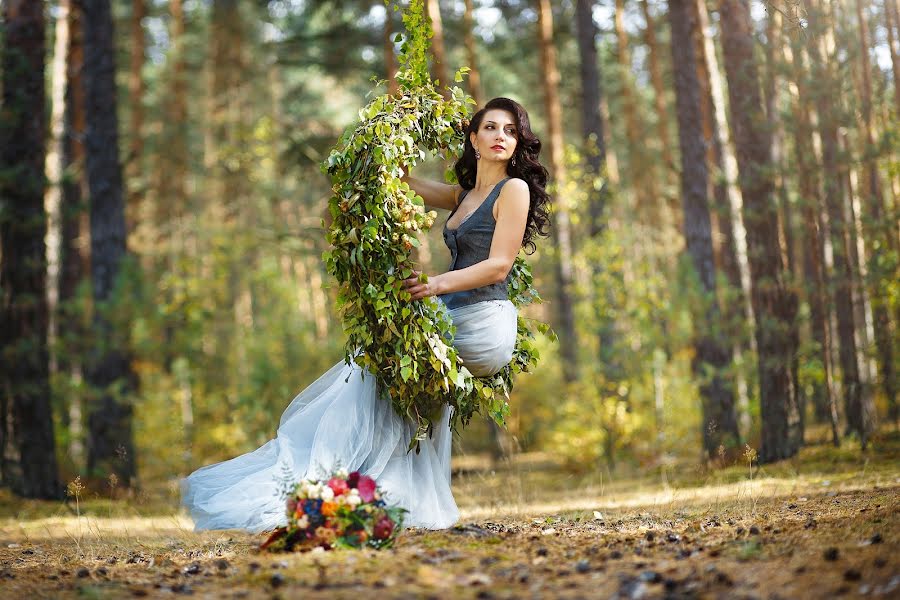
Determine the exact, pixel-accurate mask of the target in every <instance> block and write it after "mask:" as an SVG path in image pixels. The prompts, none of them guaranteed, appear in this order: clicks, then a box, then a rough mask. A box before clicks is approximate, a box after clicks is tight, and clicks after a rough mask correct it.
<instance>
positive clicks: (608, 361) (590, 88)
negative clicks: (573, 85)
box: [575, 0, 621, 381]
mask: <svg viewBox="0 0 900 600" xmlns="http://www.w3.org/2000/svg"><path fill="white" fill-rule="evenodd" d="M593 6H594V2H593V0H577V2H576V4H575V23H576V26H577V28H576V34H577V41H578V54H579V65H578V66H579V73H580V75H581V93H582V102H581V132H582V140H583V142H582V143H583V147H584V150H583V151H584V156H585V185H586V188H587V189H588V194H589V198H588V214H589V220H588V235H590V236H591V238H593V239H594V240H597V243H601V240H602V238H603V235H604V233H605V232H606V231H607V219H608V218H609V216H608V208H609V207H608V204H609V196H610V193H609V185H608V180H609V179H610V177H609V172H608V171H609V170H608V167H607V161H606V159H607V146H606V139H605V138H606V128H605V127H604V123H603V112H602V108H601V107H602V105H603V78H602V75H601V68H600V63H599V62H598V57H597V46H596V43H597V42H596V40H597V26H596V24H595V23H594V18H593V14H592V12H593ZM606 268H608V267H607V266H605V265H602V264H600V262H599V261H594V262H593V263H592V265H591V273H592V277H593V278H594V280H597V278H598V277H599V276H600V275H601V273H602V272H603V271H604V269H606ZM603 291H604V290H595V292H603ZM612 302H614V300H613V299H611V298H610V297H609V294H608V293H607V294H606V296H605V297H603V298H595V299H594V300H593V303H594V306H595V307H596V308H595V311H594V318H595V319H596V336H597V342H598V354H597V356H598V359H599V363H600V365H601V368H602V370H603V371H604V372H605V374H606V376H607V378H608V379H609V380H611V381H615V380H616V379H618V377H619V370H620V367H621V365H620V361H619V360H618V359H617V356H616V354H615V351H614V348H615V324H614V323H613V322H612V320H611V319H610V318H609V316H608V311H606V310H604V309H603V308H602V307H608V306H610V305H611V304H612Z"/></svg>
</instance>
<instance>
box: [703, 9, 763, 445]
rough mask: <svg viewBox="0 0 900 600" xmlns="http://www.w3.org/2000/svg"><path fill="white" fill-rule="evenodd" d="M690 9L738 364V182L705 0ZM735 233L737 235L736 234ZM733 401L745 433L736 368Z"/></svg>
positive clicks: (743, 282) (748, 318) (742, 258)
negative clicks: (694, 20)
mask: <svg viewBox="0 0 900 600" xmlns="http://www.w3.org/2000/svg"><path fill="white" fill-rule="evenodd" d="M691 9H692V13H693V15H694V18H695V19H696V21H697V26H696V27H695V28H694V35H695V39H696V42H695V43H696V55H695V56H696V57H697V60H696V63H697V79H698V80H699V82H700V90H701V96H700V107H701V111H702V113H703V122H704V137H705V138H706V145H707V160H708V161H709V163H708V164H710V165H715V169H714V170H713V171H712V172H711V177H710V179H711V183H712V187H713V193H712V198H713V199H714V205H713V210H712V212H711V217H712V219H713V232H714V233H715V234H716V235H715V237H713V251H714V252H715V255H714V257H715V258H716V267H717V268H719V269H721V271H722V272H723V273H724V274H725V277H726V279H727V281H728V284H729V285H728V286H727V287H724V286H723V288H724V289H720V290H719V293H720V295H721V298H722V303H721V305H722V307H723V314H724V315H725V324H726V332H727V337H728V338H729V339H730V342H731V345H732V346H731V347H732V355H733V356H734V361H735V363H736V364H743V363H744V360H743V356H744V354H745V352H747V351H750V352H754V351H755V348H756V347H755V343H754V340H753V338H752V336H751V337H750V338H748V337H747V336H746V335H745V331H746V330H747V329H748V326H750V325H752V323H753V309H752V307H751V303H750V273H749V267H748V266H747V248H746V240H745V237H746V236H745V235H744V225H743V219H741V203H742V200H741V190H740V188H739V187H738V183H737V179H738V175H737V159H736V158H735V156H734V150H733V148H732V143H731V133H730V129H729V126H728V119H727V117H726V114H725V113H726V108H725V92H724V89H723V88H724V85H723V82H722V75H721V71H720V70H719V59H718V57H717V56H716V50H715V46H714V44H713V40H712V38H711V37H710V36H709V35H708V34H707V31H708V30H709V12H708V9H707V6H706V0H693V2H692V3H691ZM738 232H740V236H739V234H738ZM735 387H736V390H735V391H736V393H737V401H738V409H739V410H738V412H739V415H740V416H739V426H740V427H739V428H740V429H741V430H743V431H744V432H749V431H750V427H751V420H750V412H749V407H750V392H749V389H748V382H747V375H746V372H745V370H743V369H739V370H738V371H737V373H736V375H735Z"/></svg>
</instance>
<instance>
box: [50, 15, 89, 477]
mask: <svg viewBox="0 0 900 600" xmlns="http://www.w3.org/2000/svg"><path fill="white" fill-rule="evenodd" d="M66 2H67V3H68V7H69V10H68V19H69V47H68V49H67V52H66V77H67V80H66V98H65V102H64V104H65V118H64V121H63V125H64V134H63V140H62V142H63V144H62V157H61V161H62V169H63V178H62V181H61V186H60V187H61V190H60V192H61V198H60V250H59V253H60V256H59V305H58V308H59V315H58V316H57V333H58V335H59V339H60V341H61V342H62V345H63V346H64V347H65V348H67V349H68V350H67V351H66V352H61V353H60V354H59V355H58V357H57V367H58V369H59V372H60V373H64V374H65V375H66V376H67V377H68V378H69V379H70V380H71V381H74V382H80V381H83V378H84V374H83V371H82V354H83V353H82V352H81V351H80V347H79V346H80V345H79V344H78V341H79V340H84V339H86V338H87V331H85V327H84V325H83V319H80V318H77V316H76V315H75V314H73V313H74V310H73V309H74V307H75V305H76V302H75V300H76V297H77V291H78V287H79V286H80V285H81V283H82V281H83V280H84V278H85V277H87V276H88V274H89V273H90V251H89V247H90V240H89V237H90V231H89V230H90V226H89V223H88V214H87V211H86V210H85V206H84V200H85V199H86V198H87V197H88V194H87V192H86V187H87V183H86V181H85V178H84V131H85V123H84V104H85V101H84V86H83V85H82V83H83V82H82V77H81V67H82V64H83V62H84V48H83V45H82V44H83V34H82V22H83V17H82V12H81V7H80V6H79V4H78V3H77V2H74V1H73V0H66ZM64 400H67V403H64V404H67V406H66V407H65V408H64V412H63V414H62V415H60V416H61V417H62V418H61V422H62V423H63V424H64V426H65V427H67V428H68V432H69V445H68V456H69V459H70V460H71V461H72V462H73V463H74V464H75V465H76V466H77V467H78V468H81V467H83V465H84V462H83V461H84V431H83V420H84V419H83V413H84V411H83V410H82V401H83V398H82V395H81V394H68V395H67V397H66V398H65V399H64Z"/></svg>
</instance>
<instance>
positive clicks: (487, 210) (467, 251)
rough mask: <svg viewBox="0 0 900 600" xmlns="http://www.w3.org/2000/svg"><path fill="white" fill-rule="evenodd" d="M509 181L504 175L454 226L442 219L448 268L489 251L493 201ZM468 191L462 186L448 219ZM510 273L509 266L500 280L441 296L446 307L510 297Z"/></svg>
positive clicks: (469, 262) (471, 261) (474, 260)
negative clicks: (451, 227) (480, 201)
mask: <svg viewBox="0 0 900 600" xmlns="http://www.w3.org/2000/svg"><path fill="white" fill-rule="evenodd" d="M507 181H509V177H507V178H506V179H503V180H502V181H500V182H499V183H497V185H495V186H494V189H492V190H491V193H490V194H488V196H487V198H485V199H484V202H482V203H481V206H479V207H478V208H476V209H475V211H474V212H473V213H472V214H470V215H469V216H467V217H466V218H465V219H463V221H462V223H460V224H459V226H458V227H457V228H456V229H449V228H448V227H447V223H446V222H445V223H444V243H445V244H447V248H449V249H450V270H451V271H456V270H459V269H465V268H466V267H471V266H472V265H474V264H476V263H480V262H481V261H483V260H485V259H486V258H488V256H489V255H490V252H491V240H492V239H493V237H494V227H495V226H496V224H497V222H496V221H495V220H494V212H493V211H494V202H496V201H497V197H498V196H499V195H500V190H501V188H503V186H504V184H505V183H506V182H507ZM467 193H469V190H463V192H462V193H461V194H460V196H459V203H458V204H457V205H456V208H455V209H453V212H452V213H450V216H449V217H447V221H449V220H450V218H451V217H452V216H453V215H454V214H455V213H456V211H457V209H459V205H460V204H462V200H463V197H465V195H466V194H467ZM511 277H512V270H510V273H509V274H508V275H507V276H506V279H505V280H504V281H501V282H500V283H492V284H489V285H484V286H481V287H479V288H475V289H474V290H465V291H462V292H451V293H449V294H444V295H443V296H441V300H443V302H444V304H446V305H447V308H459V307H460V306H465V305H467V304H474V303H476V302H483V301H485V300H506V299H508V298H509V295H508V293H507V290H508V289H509V280H510V278H511Z"/></svg>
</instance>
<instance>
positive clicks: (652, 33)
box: [641, 0, 675, 172]
mask: <svg viewBox="0 0 900 600" xmlns="http://www.w3.org/2000/svg"><path fill="white" fill-rule="evenodd" d="M641 11H642V12H643V14H644V23H645V27H644V43H646V44H647V62H648V66H649V68H650V82H651V83H652V85H653V104H654V106H655V108H656V115H657V119H656V132H657V135H658V136H659V140H660V143H661V145H662V156H663V163H664V164H665V165H666V169H667V172H674V171H675V161H674V160H673V158H672V151H671V149H670V146H669V121H668V118H667V117H668V114H669V111H668V110H666V93H665V90H666V88H665V85H663V75H662V67H661V66H660V64H659V43H658V42H657V41H656V24H655V23H654V19H653V15H652V14H651V13H650V3H649V2H648V1H647V0H641Z"/></svg>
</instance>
